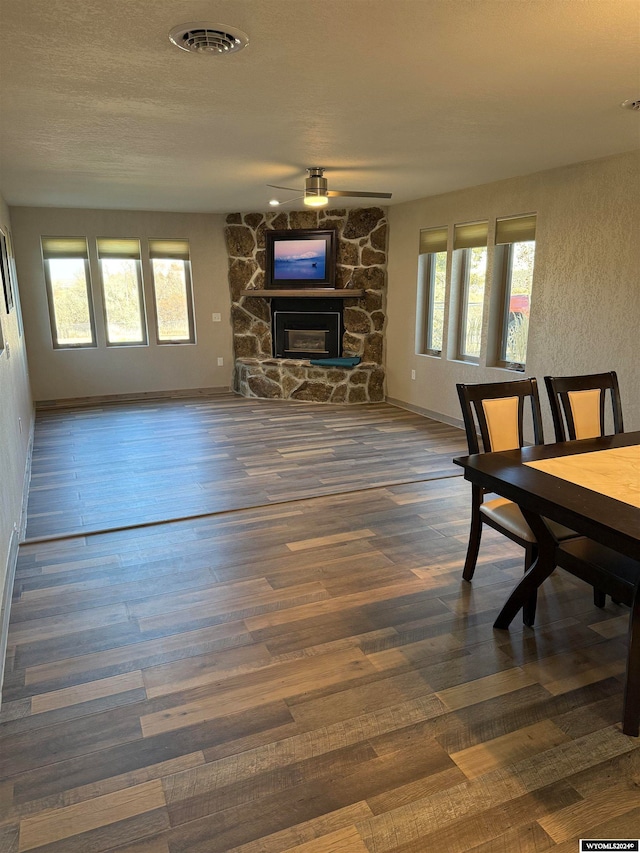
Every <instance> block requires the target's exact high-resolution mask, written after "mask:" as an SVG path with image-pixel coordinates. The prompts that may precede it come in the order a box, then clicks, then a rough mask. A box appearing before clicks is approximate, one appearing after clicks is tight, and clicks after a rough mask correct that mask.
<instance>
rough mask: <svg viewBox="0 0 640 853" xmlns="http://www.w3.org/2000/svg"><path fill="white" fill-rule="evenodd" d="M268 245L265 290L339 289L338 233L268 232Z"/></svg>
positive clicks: (302, 230)
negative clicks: (337, 266) (336, 286)
mask: <svg viewBox="0 0 640 853" xmlns="http://www.w3.org/2000/svg"><path fill="white" fill-rule="evenodd" d="M265 244H266V245H265V248H266V260H265V287H268V288H274V289H275V288H283V289H285V288H305V287H306V288H312V287H318V288H331V289H333V288H334V287H335V281H336V233H335V231H318V230H314V229H312V228H298V229H293V228H292V229H289V230H287V231H265Z"/></svg>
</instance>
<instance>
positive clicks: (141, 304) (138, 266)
mask: <svg viewBox="0 0 640 853" xmlns="http://www.w3.org/2000/svg"><path fill="white" fill-rule="evenodd" d="M111 239H116V238H111V237H98V238H96V250H97V255H98V271H99V273H100V296H101V298H102V316H103V321H104V336H105V343H106V346H107V347H109V348H111V347H114V348H117V347H146V346H148V345H149V330H148V322H147V307H146V302H145V298H144V283H143V279H142V262H141V259H140V240H139V239H138V238H137V237H130V238H129V237H127V238H123V239H126V240H135V241H136V242H137V243H138V256H137V257H136V258H133V257H131V258H126V257H123V258H120V259H118V258H117V257H116V256H115V255H112V256H106V257H101V256H100V241H101V240H111ZM108 260H129V261H134V262H135V272H136V283H137V293H138V311H139V316H140V328H141V331H142V340H139V341H111V340H109V315H108V310H107V298H106V291H105V283H104V270H103V267H102V263H103V261H108Z"/></svg>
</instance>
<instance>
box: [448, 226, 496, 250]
mask: <svg viewBox="0 0 640 853" xmlns="http://www.w3.org/2000/svg"><path fill="white" fill-rule="evenodd" d="M488 233H489V223H488V222H469V223H467V224H465V225H455V226H454V229H453V248H454V249H474V248H476V247H477V246H486V245H487V235H488Z"/></svg>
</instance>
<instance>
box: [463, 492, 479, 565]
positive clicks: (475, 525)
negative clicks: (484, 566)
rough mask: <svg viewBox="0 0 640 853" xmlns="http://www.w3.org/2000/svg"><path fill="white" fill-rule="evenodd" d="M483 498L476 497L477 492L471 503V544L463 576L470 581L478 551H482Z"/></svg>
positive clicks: (468, 547)
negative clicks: (481, 512)
mask: <svg viewBox="0 0 640 853" xmlns="http://www.w3.org/2000/svg"><path fill="white" fill-rule="evenodd" d="M480 504H481V499H478V498H476V496H475V494H474V495H473V498H472V504H471V529H470V530H469V545H468V546H467V556H466V559H465V561H464V569H463V571H462V577H463V578H464V579H465V580H466V581H470V580H471V578H472V577H473V573H474V572H475V570H476V562H477V560H478V552H479V551H480V538H481V536H482V518H481V517H480Z"/></svg>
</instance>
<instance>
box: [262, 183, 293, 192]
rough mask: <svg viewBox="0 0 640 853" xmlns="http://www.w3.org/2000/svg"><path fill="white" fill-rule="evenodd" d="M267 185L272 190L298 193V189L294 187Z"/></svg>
mask: <svg viewBox="0 0 640 853" xmlns="http://www.w3.org/2000/svg"><path fill="white" fill-rule="evenodd" d="M267 186H268V187H271V189H274V190H289V192H292V193H299V192H300V190H299V189H296V188H294V187H279V186H278V185H277V184H267Z"/></svg>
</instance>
